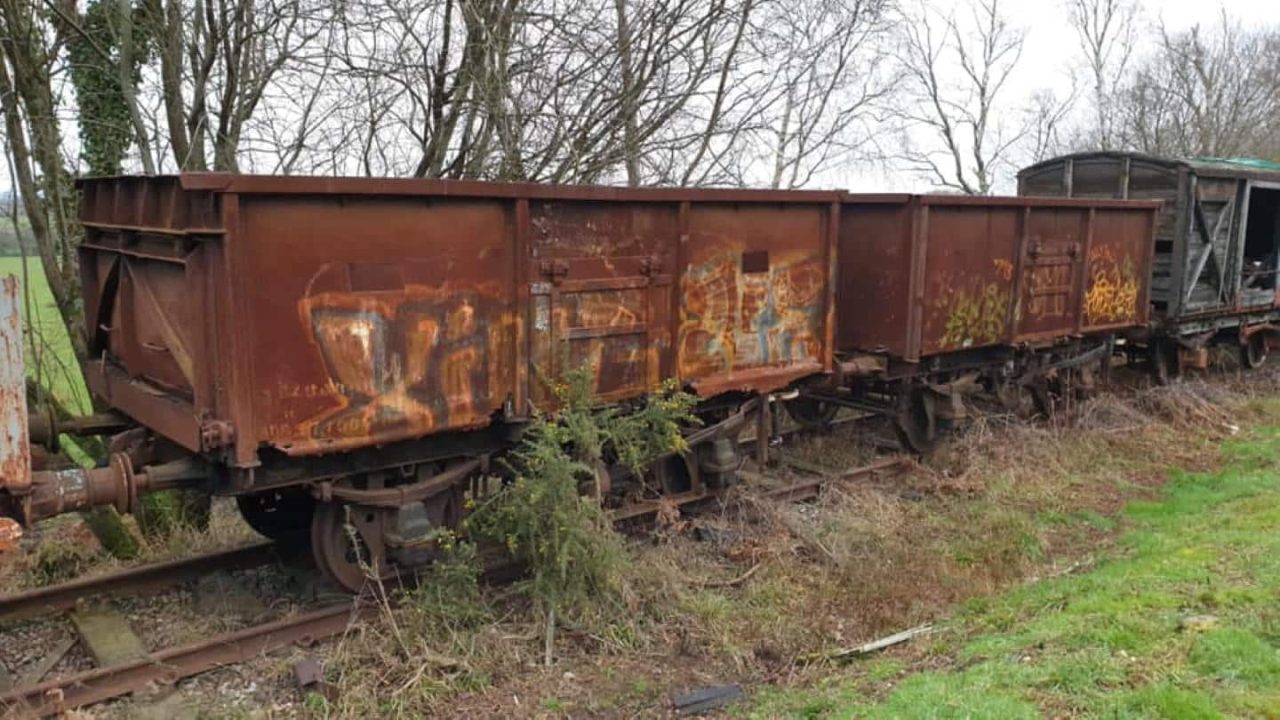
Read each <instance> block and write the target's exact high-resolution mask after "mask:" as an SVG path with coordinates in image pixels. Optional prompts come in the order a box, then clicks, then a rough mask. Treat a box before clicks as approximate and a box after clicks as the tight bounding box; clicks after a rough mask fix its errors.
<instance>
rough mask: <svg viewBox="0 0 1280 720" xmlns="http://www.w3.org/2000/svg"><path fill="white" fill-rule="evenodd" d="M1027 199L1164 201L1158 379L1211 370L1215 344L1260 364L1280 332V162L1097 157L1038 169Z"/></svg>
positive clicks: (1158, 268)
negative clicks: (1185, 370) (1210, 350)
mask: <svg viewBox="0 0 1280 720" xmlns="http://www.w3.org/2000/svg"><path fill="white" fill-rule="evenodd" d="M1018 190H1019V194H1021V195H1026V196H1059V197H1072V198H1126V199H1127V198H1140V199H1158V200H1162V201H1164V203H1165V204H1164V209H1163V210H1162V211H1161V213H1160V219H1159V223H1158V225H1157V231H1156V242H1155V262H1154V265H1153V267H1152V280H1151V283H1152V285H1151V310H1152V320H1153V321H1154V328H1153V333H1152V334H1151V337H1150V338H1148V345H1147V346H1148V349H1149V351H1150V356H1151V359H1152V361H1153V365H1154V367H1155V369H1156V372H1157V374H1158V375H1160V376H1162V377H1167V375H1168V374H1170V373H1176V372H1177V370H1178V369H1179V367H1181V366H1182V365H1184V364H1192V365H1198V366H1201V367H1203V366H1204V365H1205V364H1207V357H1208V354H1207V351H1206V348H1207V346H1208V345H1209V344H1211V343H1221V342H1228V343H1235V344H1237V345H1238V346H1239V348H1240V351H1241V359H1242V360H1243V362H1244V364H1245V365H1247V366H1249V367H1256V366H1258V365H1260V364H1261V363H1262V362H1263V361H1264V360H1265V359H1266V356H1267V352H1268V349H1269V347H1268V346H1269V345H1270V344H1272V343H1274V342H1275V341H1276V340H1277V339H1280V338H1278V334H1280V329H1278V328H1277V321H1278V320H1280V286H1278V285H1277V281H1276V278H1277V272H1278V271H1280V164H1276V163H1266V162H1262V161H1256V160H1220V159H1209V160H1177V159H1171V158H1160V157H1153V156H1149V155H1143V154H1138V153H1123V152H1093V153H1081V154H1076V155H1067V156H1063V157H1059V158H1054V159H1051V160H1046V161H1045V162H1042V163H1039V164H1037V165H1033V166H1031V167H1029V168H1026V169H1025V170H1023V171H1022V172H1021V173H1020V174H1019V176H1018Z"/></svg>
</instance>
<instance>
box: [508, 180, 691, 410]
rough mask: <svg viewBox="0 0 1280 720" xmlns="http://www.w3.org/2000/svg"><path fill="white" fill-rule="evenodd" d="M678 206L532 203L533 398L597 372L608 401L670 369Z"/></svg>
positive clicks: (595, 381)
mask: <svg viewBox="0 0 1280 720" xmlns="http://www.w3.org/2000/svg"><path fill="white" fill-rule="evenodd" d="M679 218H680V210H679V206H678V205H677V204H675V203H627V202H607V201H587V200H571V199H566V200H537V201H532V202H530V204H529V228H528V235H529V238H528V244H529V249H528V252H529V265H530V267H529V272H530V276H531V277H530V281H531V282H530V285H529V288H530V303H531V309H530V312H531V315H532V320H531V322H530V359H531V372H530V386H529V387H530V395H531V398H532V400H533V402H534V404H535V405H537V406H539V407H544V408H545V407H549V406H551V405H552V404H554V401H555V393H554V388H553V383H554V382H556V381H558V380H562V379H563V378H564V374H565V373H566V372H569V371H581V370H584V369H585V370H587V371H589V372H590V373H592V375H593V378H592V381H591V382H592V389H593V390H594V392H595V394H596V395H598V396H599V397H601V398H602V399H605V400H619V399H623V398H628V397H635V396H637V395H640V394H642V393H644V392H646V391H648V390H649V389H651V388H653V387H656V386H657V385H658V384H659V383H660V382H661V380H662V379H663V378H666V377H669V376H670V375H671V374H672V363H671V352H670V350H671V320H670V318H671V293H672V289H673V279H672V278H673V275H674V272H675V265H676V254H677V250H678V238H679Z"/></svg>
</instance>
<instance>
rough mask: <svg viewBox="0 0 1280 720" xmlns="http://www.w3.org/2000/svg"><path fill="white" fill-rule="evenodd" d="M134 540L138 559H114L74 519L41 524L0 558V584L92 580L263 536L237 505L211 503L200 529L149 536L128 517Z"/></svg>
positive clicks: (68, 517) (36, 584) (26, 585)
mask: <svg viewBox="0 0 1280 720" xmlns="http://www.w3.org/2000/svg"><path fill="white" fill-rule="evenodd" d="M125 522H126V524H127V525H128V526H129V527H130V529H131V531H132V532H133V534H134V537H136V538H138V550H139V552H138V556H137V557H136V558H133V559H131V560H127V561H125V560H119V559H117V558H114V557H112V556H111V555H110V554H109V553H107V552H106V551H105V550H103V549H102V546H101V545H99V544H98V541H97V539H96V538H95V537H94V536H93V533H92V532H90V531H89V528H88V526H86V525H85V524H84V523H83V522H81V520H80V518H79V517H78V516H76V515H66V516H62V517H59V518H55V519H53V520H50V521H47V522H44V523H41V524H40V525H39V526H38V527H37V528H36V530H35V532H34V533H33V534H32V535H30V536H29V537H27V538H24V539H23V541H22V542H23V546H24V548H25V549H26V551H24V552H16V553H9V554H6V555H3V556H0V586H2V587H6V588H9V589H11V590H19V589H23V588H32V587H40V586H44V585H51V584H55V583H59V582H65V581H67V580H71V579H72V578H77V577H91V576H95V575H102V574H106V573H110V572H115V571H117V570H121V569H124V568H127V567H134V566H137V565H145V564H149V563H156V562H163V561H166V560H176V559H178V558H183V557H190V556H191V555H192V554H193V548H198V549H199V552H213V551H216V550H220V549H225V548H232V547H236V546H238V545H244V544H247V543H250V542H255V541H259V540H261V539H262V538H261V537H260V536H259V535H258V534H257V533H255V532H253V530H252V529H250V528H249V526H248V525H245V523H244V521H243V520H241V519H240V514H239V511H238V510H237V509H236V507H235V503H234V502H233V501H230V500H219V501H215V502H214V504H213V508H212V510H211V512H210V515H209V526H208V528H206V529H203V530H200V529H196V528H194V527H189V526H180V527H177V528H175V529H174V530H173V532H171V533H169V534H168V535H166V536H164V537H154V538H148V537H146V536H144V535H143V534H142V533H141V532H140V531H139V530H138V528H137V524H136V522H134V520H133V519H132V518H128V517H126V518H125Z"/></svg>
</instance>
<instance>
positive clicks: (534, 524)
mask: <svg viewBox="0 0 1280 720" xmlns="http://www.w3.org/2000/svg"><path fill="white" fill-rule="evenodd" d="M593 383H594V373H593V372H591V370H590V369H589V368H583V369H579V370H576V371H573V372H571V373H568V374H567V375H566V378H565V382H564V383H562V384H558V385H556V386H554V390H555V395H556V399H557V401H558V406H559V407H558V410H557V412H556V414H555V415H554V416H549V415H546V414H541V413H539V414H537V415H535V417H534V419H533V422H532V424H531V425H530V426H529V428H528V429H527V431H526V432H525V435H524V438H523V439H522V441H521V444H520V446H519V447H518V448H517V449H516V450H515V451H513V453H512V456H511V458H510V460H509V461H508V463H507V464H508V466H509V468H510V469H511V471H512V474H513V475H514V479H513V480H512V481H511V482H510V483H509V484H507V485H506V486H505V487H504V488H503V489H502V491H501V492H499V493H497V494H495V495H494V496H493V497H492V498H490V499H489V500H487V501H486V502H485V503H484V504H482V505H480V506H479V507H477V508H476V511H475V512H474V513H473V514H472V516H471V517H470V518H469V519H468V528H469V529H470V530H472V531H473V532H474V533H475V534H476V535H477V536H478V537H480V538H488V539H492V540H495V541H498V542H500V543H502V544H503V545H505V546H506V548H507V549H508V550H509V551H510V552H511V554H512V555H513V556H514V557H515V558H516V559H517V560H519V561H521V562H523V563H525V564H526V565H527V566H528V567H529V572H530V577H529V579H528V580H527V581H526V582H525V583H524V586H523V587H524V589H525V591H527V592H528V594H529V596H530V598H531V599H532V600H533V602H534V605H535V607H536V609H537V610H538V611H539V612H540V613H542V615H543V617H544V618H545V620H546V623H545V626H544V627H545V637H544V639H545V642H546V652H545V659H546V662H547V663H548V664H550V662H551V658H552V648H553V646H554V634H555V625H556V617H557V615H559V616H560V617H562V618H563V617H566V616H569V615H577V616H579V617H581V616H583V615H584V614H585V613H587V612H588V611H589V610H591V609H593V608H599V607H601V606H603V605H608V604H609V603H610V602H611V601H612V600H616V599H617V598H618V595H619V590H620V578H621V568H622V566H623V563H622V559H623V557H624V555H625V548H624V547H623V545H622V541H621V538H620V537H619V536H618V535H617V534H616V533H614V531H613V523H612V520H611V518H610V516H609V513H608V511H607V510H605V508H604V507H603V506H602V505H601V504H600V498H599V485H598V475H597V473H598V472H601V471H602V470H601V469H600V468H602V467H603V464H604V463H606V462H609V461H613V462H618V463H621V464H623V465H625V466H627V467H629V468H631V469H632V470H633V471H634V472H636V473H637V474H639V472H640V470H641V468H643V467H644V466H646V465H647V464H649V463H650V462H652V461H653V460H655V459H657V458H658V457H661V456H662V455H665V454H667V453H670V452H682V451H684V450H685V449H686V448H687V446H686V445H685V443H684V437H683V435H682V434H681V427H682V426H685V425H688V424H691V423H692V422H694V420H693V417H692V412H691V411H692V408H693V405H694V403H695V402H696V400H695V398H693V397H692V396H690V395H688V394H687V393H683V392H680V391H679V390H678V388H677V387H676V386H674V385H673V384H668V385H666V386H664V387H663V389H662V390H661V392H659V393H656V394H655V395H653V396H652V397H651V398H650V399H649V400H648V401H647V402H646V403H644V405H643V406H641V407H638V408H634V409H624V408H619V407H602V406H601V405H599V404H598V403H597V402H596V401H595V398H594V395H593V392H592V388H593ZM584 484H585V485H587V486H595V487H596V493H595V496H584V495H583V494H582V492H581V490H580V488H581V487H582V486H583V485H584Z"/></svg>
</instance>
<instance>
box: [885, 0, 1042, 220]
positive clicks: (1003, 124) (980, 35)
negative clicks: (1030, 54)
mask: <svg viewBox="0 0 1280 720" xmlns="http://www.w3.org/2000/svg"><path fill="white" fill-rule="evenodd" d="M969 10H970V12H969V14H968V16H967V17H963V18H957V16H956V15H954V14H952V15H947V16H942V17H940V16H938V15H937V14H936V13H935V12H934V11H932V10H931V9H929V8H928V7H925V6H923V5H922V6H920V7H919V8H918V11H917V12H916V13H915V14H914V15H911V16H909V17H906V18H904V21H903V22H902V23H901V28H902V31H901V40H900V44H901V54H900V58H899V59H900V61H901V63H902V66H903V69H904V71H905V74H906V82H907V85H908V86H909V88H910V91H911V94H912V97H911V100H910V101H909V102H908V103H907V105H906V107H905V108H904V109H903V110H902V112H901V115H902V118H903V119H904V120H905V121H906V123H907V133H908V138H907V146H908V147H907V149H906V151H905V152H904V153H903V155H902V159H903V160H905V162H906V163H907V164H908V165H909V166H910V167H911V168H912V169H914V170H916V171H918V172H920V173H922V174H923V175H924V176H925V177H927V178H928V179H929V180H930V181H931V182H932V183H934V184H935V185H938V186H939V187H944V188H949V189H952V190H957V191H960V192H963V193H967V194H970V195H984V194H987V193H988V192H990V191H991V187H992V184H993V183H994V181H995V173H996V172H998V170H999V169H1000V167H1001V166H1002V165H1004V164H1005V163H1006V162H1007V160H1008V154H1009V152H1010V150H1011V148H1013V147H1014V146H1015V145H1016V144H1017V143H1018V142H1019V141H1020V140H1022V138H1023V137H1024V136H1025V135H1026V132H1027V127H1026V125H1025V123H1017V124H1014V123H1011V122H1008V121H1007V120H1006V119H1005V118H1003V117H1002V116H1001V113H1000V112H999V111H1000V109H1001V106H1000V101H1001V99H1002V93H1003V91H1004V90H1005V87H1006V85H1007V84H1008V82H1009V78H1010V76H1011V75H1012V74H1013V72H1014V70H1015V68H1016V67H1017V65H1018V61H1019V59H1020V58H1021V56H1022V44H1023V38H1024V33H1023V32H1022V31H1021V30H1020V29H1018V28H1015V27H1013V26H1011V25H1010V24H1009V22H1008V20H1007V19H1006V18H1005V17H1004V15H1003V14H1002V13H1001V12H1000V4H999V0H976V2H974V3H973V5H972V6H971V7H970V8H969Z"/></svg>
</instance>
